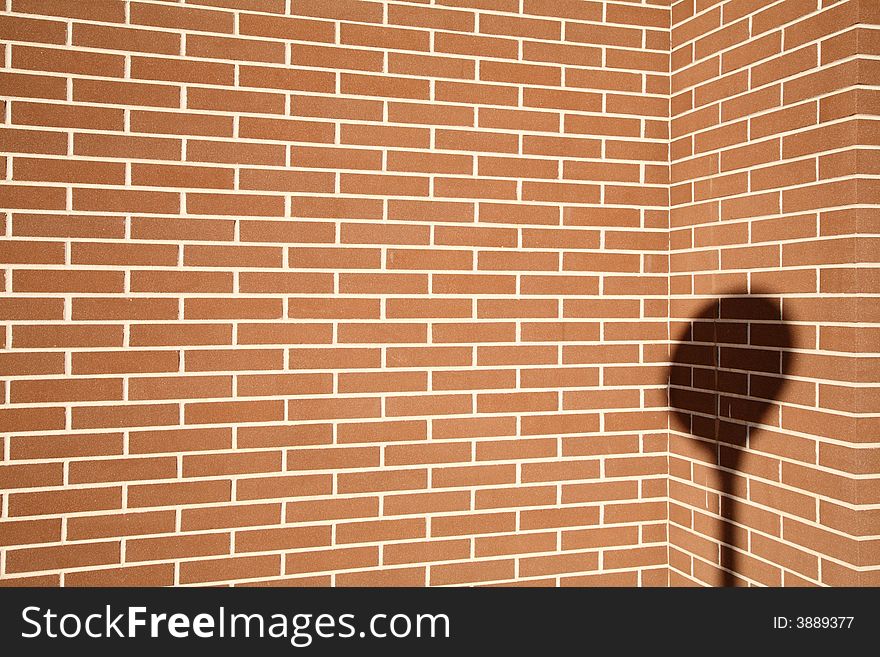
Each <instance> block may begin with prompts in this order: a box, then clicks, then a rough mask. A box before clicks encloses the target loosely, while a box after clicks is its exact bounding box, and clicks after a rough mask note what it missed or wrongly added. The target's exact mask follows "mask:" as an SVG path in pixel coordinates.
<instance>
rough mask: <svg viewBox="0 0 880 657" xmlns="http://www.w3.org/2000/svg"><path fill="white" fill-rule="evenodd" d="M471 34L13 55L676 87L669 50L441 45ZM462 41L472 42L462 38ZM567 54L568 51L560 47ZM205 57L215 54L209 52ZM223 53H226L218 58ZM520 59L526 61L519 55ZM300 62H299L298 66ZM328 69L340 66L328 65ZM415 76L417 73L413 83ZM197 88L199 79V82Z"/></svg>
mask: <svg viewBox="0 0 880 657" xmlns="http://www.w3.org/2000/svg"><path fill="white" fill-rule="evenodd" d="M421 35H423V36H424V37H426V38H427V37H428V36H429V35H428V33H427V32H423V33H421ZM465 39H466V38H462V37H460V36H458V35H449V34H445V33H438V34H435V36H434V42H435V51H434V52H432V53H431V54H415V53H408V52H398V51H397V50H396V49H395V50H386V49H381V50H367V49H362V48H350V47H341V46H324V45H321V46H317V45H307V44H302V43H291V44H290V45H286V44H281V43H276V42H270V41H248V42H246V47H247V49H242V50H238V49H235V50H230V49H229V46H230V44H229V43H226V42H225V40H224V41H223V42H221V43H217V42H216V41H215V40H214V39H212V38H210V37H188V38H187V39H186V46H185V50H186V52H185V53H182V54H181V57H180V58H176V57H167V56H163V57H149V56H146V55H140V54H130V51H129V53H127V54H124V55H123V54H109V53H103V52H95V51H93V50H76V49H74V48H71V47H70V46H59V47H46V46H32V45H19V44H14V45H11V46H7V49H8V51H9V52H10V56H11V61H9V60H8V61H9V64H10V66H9V68H10V69H14V70H19V71H40V72H47V73H64V74H68V75H82V76H89V77H100V78H116V79H123V78H125V79H131V80H155V81H163V82H178V83H189V84H198V85H202V84H204V85H212V86H225V87H231V86H233V85H235V86H241V87H257V88H273V89H274V88H280V89H291V88H293V89H301V88H302V86H301V85H303V84H306V86H307V87H308V90H310V91H319V92H325V93H333V92H334V91H336V90H337V85H336V80H337V79H339V80H340V81H341V83H342V84H341V86H342V91H343V93H345V87H346V85H347V84H348V83H349V82H352V81H353V80H357V79H363V77H360V76H355V77H349V75H348V74H347V73H341V74H340V73H339V72H340V71H363V72H369V73H384V74H390V75H391V76H394V75H397V76H399V77H396V78H395V77H390V76H389V77H387V78H384V79H386V80H387V82H388V83H392V82H396V83H397V84H398V85H399V86H400V88H401V89H409V90H410V92H411V94H413V97H421V98H424V97H425V96H423V95H421V94H418V95H415V93H414V92H415V90H416V89H418V88H426V87H427V86H428V85H427V83H428V82H429V81H428V80H427V79H426V80H422V81H421V82H422V84H418V85H417V84H415V81H416V80H417V78H431V79H434V78H439V79H453V80H473V81H477V80H479V81H481V82H499V83H505V84H510V85H516V86H523V85H535V86H547V87H559V86H572V87H580V86H586V87H590V86H593V85H594V84H597V83H598V87H597V88H600V89H601V88H608V89H609V90H610V91H630V92H641V91H647V92H648V93H663V90H664V89H668V78H667V76H666V74H667V73H668V69H669V56H668V55H667V54H666V53H663V52H659V51H658V52H649V51H644V50H640V49H639V50H623V49H616V48H606V49H605V52H604V55H603V53H602V51H600V50H598V49H596V48H584V47H577V46H572V45H568V44H566V45H564V46H563V45H560V44H549V43H542V42H533V41H525V42H523V44H522V47H521V48H522V55H521V57H520V56H519V54H518V51H519V49H520V46H519V44H518V43H517V42H515V41H511V42H507V43H506V44H503V45H508V44H509V45H510V46H512V49H514V50H513V52H510V50H511V49H510V48H507V49H505V51H503V54H501V56H502V57H504V59H484V58H473V57H459V56H453V57H450V56H448V55H446V54H436V53H438V52H439V53H448V52H450V51H453V52H454V51H455V50H456V49H459V50H461V49H467V47H468V45H470V44H469V43H468V42H467V41H465ZM462 41H465V43H464V44H461V42H462ZM502 43H503V42H502ZM461 45H463V46H464V48H461V47H460V46H461ZM481 45H483V44H481ZM457 46H459V47H458V48H457ZM493 50H494V49H493ZM175 54H177V53H175ZM559 54H562V55H563V57H557V55H559ZM511 55H512V56H511ZM495 56H498V54H497V53H496V54H495ZM202 58H210V59H212V60H214V61H204V60H203V59H202ZM218 59H219V60H225V61H217V60H218ZM511 59H512V60H516V61H510V60H511ZM242 62H243V63H242ZM253 62H262V63H265V64H266V65H260V64H257V63H253ZM527 62H528V63H527ZM538 62H540V63H538ZM603 62H604V63H603ZM291 65H292V66H293V67H295V68H292V69H291V68H289V66H291ZM312 68H315V69H321V72H324V75H320V74H319V75H312V74H311V72H310V69H312ZM302 69H305V71H303V73H302V77H305V78H306V79H307V80H308V79H311V84H308V83H306V82H305V81H303V82H300V84H297V83H296V82H293V84H291V81H293V80H296V76H295V73H297V72H299V71H301V70H302ZM327 69H330V70H331V71H332V72H327ZM337 76H338V77H337ZM674 79H675V76H673V80H674ZM406 80H410V82H409V83H407V82H405V81H406ZM236 83H237V84H236ZM584 83H586V84H584ZM108 86H109V85H108ZM116 88H121V85H116ZM196 90H198V89H193V90H192V91H196ZM168 91H171V89H168ZM249 95H251V96H253V97H254V98H256V99H259V98H262V99H263V100H264V102H265V103H266V106H267V107H272V106H273V105H272V104H271V96H270V95H267V94H249Z"/></svg>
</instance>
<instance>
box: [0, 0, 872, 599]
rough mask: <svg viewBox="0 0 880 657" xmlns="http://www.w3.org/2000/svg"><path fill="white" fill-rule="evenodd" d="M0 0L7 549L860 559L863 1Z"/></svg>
mask: <svg viewBox="0 0 880 657" xmlns="http://www.w3.org/2000/svg"><path fill="white" fill-rule="evenodd" d="M0 3H5V7H4V8H5V10H6V12H5V13H2V14H0V41H2V46H3V55H4V60H3V70H2V71H0V94H2V99H0V100H2V109H3V113H2V117H3V125H2V126H0V144H2V148H0V151H2V152H3V154H4V156H3V157H2V158H0V162H2V166H3V169H2V170H0V179H2V180H0V208H3V209H4V212H3V214H2V215H0V216H2V221H3V223H2V230H3V232H4V237H3V240H2V246H0V252H2V254H0V258H2V261H3V269H2V270H0V272H2V275H3V285H4V286H5V292H6V293H5V294H4V295H3V297H2V298H0V319H2V322H3V323H2V325H0V328H2V331H3V334H2V337H3V342H2V345H3V350H2V352H0V373H2V377H3V380H2V394H3V395H4V398H3V401H4V403H3V405H2V408H0V438H2V441H0V458H2V463H0V501H2V504H0V509H2V512H0V583H3V584H26V583H41V584H51V585H58V584H63V585H89V584H113V583H129V584H154V585H160V584H200V583H232V584H252V583H267V584H304V585H314V584H317V585H330V584H336V585H357V584H373V585H376V584H412V585H420V584H432V585H442V584H473V583H494V584H501V583H525V584H540V585H555V584H562V585H565V584H579V585H587V584H627V585H637V584H641V585H666V584H667V583H671V584H673V585H680V584H689V583H704V584H720V583H757V584H786V585H795V584H806V583H820V584H832V585H839V584H872V583H873V584H877V583H878V580H877V573H878V572H880V570H878V568H877V566H878V565H880V539H878V535H880V530H878V525H880V522H878V516H877V510H876V507H877V506H878V504H880V498H878V494H880V488H878V482H880V480H878V479H877V476H876V472H877V464H878V459H877V454H878V447H877V445H878V443H877V442H876V441H877V439H876V435H877V423H878V416H880V415H878V412H880V407H878V405H877V394H876V390H877V389H876V387H872V384H875V383H876V381H877V380H878V379H877V358H876V357H873V354H875V353H876V352H877V351H878V349H877V347H878V341H877V336H878V330H880V326H878V325H877V324H874V325H873V326H872V325H871V323H873V322H876V321H877V317H878V312H877V307H876V298H875V297H872V296H870V295H871V294H876V293H877V277H876V276H875V275H874V272H876V269H872V268H871V264H870V263H871V262H876V261H877V257H876V255H877V248H876V242H875V241H873V240H872V239H870V238H869V237H868V236H869V235H870V234H873V233H876V232H877V230H876V218H875V216H876V208H875V207H874V206H876V204H877V200H878V199H877V196H878V191H877V184H876V174H877V173H878V167H877V157H876V155H875V153H876V150H874V149H875V148H876V145H878V141H877V135H878V130H877V122H876V121H875V120H874V117H875V116H876V114H877V108H878V103H877V101H878V96H877V93H876V91H874V90H872V89H871V88H870V86H871V84H872V82H873V81H876V80H877V76H878V72H877V66H876V64H877V60H876V56H877V55H878V54H880V51H878V43H880V41H878V39H877V37H876V35H877V34H878V33H880V32H878V31H877V30H876V27H871V25H872V24H874V25H876V23H878V16H877V5H876V3H874V2H871V1H870V0H840V1H837V2H829V1H828V0H824V1H821V2H820V1H819V0H782V1H771V0H726V1H720V2H713V1H712V0H680V1H679V2H673V3H670V2H668V1H667V0H647V1H645V2H641V3H640V2H631V1H619V2H617V1H614V2H599V1H596V2H592V1H583V2H581V1H578V2H548V1H545V0H436V1H435V2H427V1H425V2H396V1H394V2H358V1H345V2H342V1H340V2H332V3H328V2H320V1H311V0H189V1H187V2H182V1H181V2H172V1H160V0H155V1H154V0H143V1H134V0H133V1H132V2H122V1H120V0H63V1H62V0H0ZM670 26H671V31H670ZM872 57H873V59H872ZM670 108H671V109H670ZM670 176H671V177H670ZM750 293H751V294H758V293H760V295H761V297H762V299H763V301H762V302H761V303H762V304H763V305H761V306H760V308H750V306H749V303H750V302H749V301H748V300H747V299H745V297H747V296H748V295H749V294H750ZM719 297H722V298H723V300H722V301H721V302H720V305H718V304H717V302H716V299H718V298H719ZM768 308H769V309H770V310H767V309H768ZM753 311H754V312H758V311H760V313H769V314H760V313H758V314H759V316H752V314H750V313H753ZM707 312H708V314H706V313H707ZM716 315H720V317H716ZM695 318H697V319H699V321H696V322H693V321H692V320H694V319H695ZM783 319H784V322H785V324H784V325H783V324H782V321H781V320H783ZM707 329H708V330H709V331H710V332H709V333H707V332H706V331H707ZM780 332H781V333H780ZM707 336H708V337H707ZM780 336H783V337H784V338H785V339H784V340H783V339H782V338H781V337H780ZM679 343H684V344H683V345H680V344H679ZM707 354H708V359H709V360H707V361H700V360H699V359H700V358H703V357H706V356H707ZM713 358H714V359H718V360H717V361H713V360H712V359H713ZM670 360H673V361H674V363H673V365H672V368H671V369H670V366H669V363H670ZM694 360H696V362H692V361H694ZM670 376H671V383H672V386H671V388H670V390H671V393H672V395H671V397H670V398H669V399H668V398H667V384H668V382H669V381H670ZM707 376H709V378H710V379H711V381H709V382H708V383H707V381H708V379H707ZM730 382H733V383H730ZM722 384H723V385H722ZM731 385H733V387H731ZM724 386H727V387H724ZM736 386H745V387H741V388H737V387H736ZM707 395H708V397H707ZM707 399H709V400H711V403H713V404H714V407H711V406H710V407H706V406H705V405H704V403H705V402H706V400H707Z"/></svg>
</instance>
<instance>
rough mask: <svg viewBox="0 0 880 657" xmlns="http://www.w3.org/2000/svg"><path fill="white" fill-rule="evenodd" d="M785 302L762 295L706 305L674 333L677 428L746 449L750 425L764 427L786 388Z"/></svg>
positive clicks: (672, 400) (788, 341) (672, 393)
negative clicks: (780, 394) (783, 307)
mask: <svg viewBox="0 0 880 657" xmlns="http://www.w3.org/2000/svg"><path fill="white" fill-rule="evenodd" d="M781 304H782V302H781V300H780V299H778V298H773V297H768V296H763V295H755V294H752V295H745V294H744V295H736V296H725V297H722V298H720V299H713V300H711V301H709V302H707V303H706V304H705V305H704V306H702V307H701V308H700V310H699V313H698V314H697V315H696V316H695V317H694V318H693V319H691V320H690V321H689V322H688V323H687V324H686V325H685V326H684V327H683V329H682V330H681V332H680V334H679V335H678V336H677V344H676V345H675V347H674V350H673V353H672V361H671V363H672V364H671V365H670V372H669V405H670V406H671V408H672V410H673V413H672V416H673V417H672V420H673V424H672V428H673V429H675V430H678V431H681V432H684V433H690V434H691V435H693V436H694V437H695V438H703V439H708V440H714V441H718V442H725V443H730V444H735V445H744V444H745V443H746V439H747V426H748V424H761V423H762V422H764V421H765V420H768V419H769V417H768V415H769V413H770V412H771V411H772V412H778V410H777V406H776V405H775V404H773V402H774V400H776V399H777V398H778V396H779V393H780V391H781V390H782V387H783V385H784V384H785V375H786V372H787V371H788V368H789V365H790V363H791V356H790V353H789V350H790V349H791V347H792V331H791V327H790V326H789V325H788V324H787V323H786V322H785V320H784V318H783V316H782V305H781Z"/></svg>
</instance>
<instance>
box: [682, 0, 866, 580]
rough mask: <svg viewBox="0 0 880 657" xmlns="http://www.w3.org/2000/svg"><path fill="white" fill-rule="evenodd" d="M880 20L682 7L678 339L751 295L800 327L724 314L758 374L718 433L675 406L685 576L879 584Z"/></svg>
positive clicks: (797, 7)
mask: <svg viewBox="0 0 880 657" xmlns="http://www.w3.org/2000/svg"><path fill="white" fill-rule="evenodd" d="M878 19H880V3H878V2H876V0H845V1H829V0H822V1H819V0H784V1H782V2H769V1H761V0H759V1H754V0H729V1H728V2H701V1H699V0H697V1H696V2H694V0H683V1H681V2H676V3H674V6H673V8H672V20H673V29H672V70H673V71H674V72H673V75H672V105H671V107H672V110H671V114H672V120H671V163H672V166H671V183H672V184H671V190H670V196H671V218H670V222H671V232H670V248H671V258H670V268H671V272H672V273H671V277H670V287H671V305H670V309H671V312H670V317H671V324H670V337H671V338H672V340H675V339H676V337H677V336H679V335H681V334H682V333H686V332H687V330H688V320H689V319H690V318H691V317H693V315H694V313H695V312H696V311H697V309H698V308H699V307H700V306H701V305H702V304H704V303H705V302H706V300H707V299H710V298H713V297H717V296H719V295H720V296H725V295H741V294H749V293H751V294H761V295H764V296H765V297H766V298H768V299H770V300H771V301H772V304H773V307H774V312H775V313H777V316H781V317H782V318H784V320H785V322H786V323H787V324H788V325H789V327H790V330H791V336H792V341H791V344H790V345H782V344H780V341H779V340H775V341H774V339H773V334H772V333H768V332H767V331H766V330H762V327H763V328H767V327H768V326H772V322H771V323H770V324H768V323H767V322H766V321H759V322H756V323H753V324H752V325H751V326H750V327H749V330H750V333H748V334H746V333H745V326H746V325H747V324H749V322H747V321H744V320H743V318H742V316H740V317H739V318H737V317H736V315H735V313H728V314H727V315H726V319H725V317H724V316H723V317H722V319H725V323H726V326H727V329H728V335H729V336H732V337H729V338H726V339H725V340H723V341H722V342H723V343H724V344H723V345H722V346H721V352H722V354H721V360H722V364H723V365H724V364H725V363H724V361H725V352H728V353H730V354H733V353H735V352H737V350H739V352H738V353H740V354H746V353H749V352H751V354H752V356H746V355H742V356H740V357H736V358H733V357H731V358H729V359H728V364H727V367H729V369H730V370H732V371H735V370H739V369H743V370H749V369H750V368H754V369H756V370H758V371H759V373H753V374H751V375H750V376H749V386H750V387H749V389H748V393H747V394H742V392H743V391H735V392H734V393H733V394H728V395H727V411H726V412H723V413H722V418H721V420H720V422H719V424H718V425H716V427H717V428H715V429H714V436H713V435H712V434H713V430H712V428H711V426H710V427H709V431H708V432H707V431H703V432H702V433H701V431H700V429H697V430H696V431H695V433H697V434H699V435H701V436H703V437H704V438H701V439H700V440H699V442H695V440H694V439H693V438H692V437H691V436H692V432H691V429H693V428H694V427H693V426H688V424H687V421H686V420H685V421H684V422H682V421H681V418H678V420H676V415H675V414H674V413H673V414H672V415H671V418H670V419H671V422H672V424H671V427H672V431H671V433H670V453H671V454H670V483H669V485H670V489H669V492H670V500H671V501H670V525H669V530H670V536H669V537H670V566H671V583H672V584H673V585H678V584H685V583H689V582H701V583H709V584H720V583H724V582H727V583H736V584H743V583H757V584H765V585H774V586H779V585H791V586H794V585H803V584H815V583H821V584H829V585H858V584H862V585H868V584H873V585H875V586H876V585H878V583H880V579H878V575H880V570H878V566H880V514H878V505H880V478H878V472H880V460H878V455H880V447H878V445H880V442H878V441H880V417H878V412H880V406H878V388H877V385H878V382H880V360H878V358H877V353H878V351H880V349H878V347H880V341H878V336H880V326H878V322H880V302H878V297H877V293H878V291H880V288H878V276H877V272H878V270H877V269H876V268H875V267H876V264H875V263H877V262H878V255H880V251H878V246H877V245H878V241H877V238H876V235H877V232H878V231H877V228H878V223H877V216H878V215H877V203H878V201H880V181H878V178H877V174H878V173H880V166H878V163H880V158H878V156H877V153H878V151H877V146H878V145H880V122H878V121H877V113H878V108H880V102H878V101H880V92H878V89H877V85H878V82H880V58H878V56H880V30H878V26H877V24H878V22H880V20H878ZM722 304H724V301H722ZM722 307H723V305H722ZM722 315H724V311H722ZM764 319H765V320H767V319H771V317H770V315H769V314H768V315H767V316H766V317H765V318H764ZM731 327H732V328H731ZM746 336H747V337H746ZM783 346H787V347H789V348H785V349H780V347H783ZM774 359H775V360H774ZM737 360H739V361H743V362H747V363H748V364H745V365H743V364H737ZM759 361H760V362H759ZM761 371H763V373H760V372H761ZM783 372H784V374H785V378H786V379H787V380H786V381H785V383H784V384H783V385H782V388H781V391H780V395H779V399H778V400H772V399H768V400H767V402H766V404H767V405H768V406H769V410H768V412H766V413H764V412H763V411H762V410H761V409H760V408H758V406H756V404H757V403H758V402H760V399H761V398H762V396H766V395H765V393H764V392H762V389H763V390H766V389H767V386H768V382H772V381H773V379H774V378H776V377H777V375H779V374H782V373H783ZM739 374H741V373H739ZM680 383H681V385H683V386H686V385H687V381H686V380H685V381H684V382H680ZM762 386H763V388H762ZM736 392H739V393H740V394H736ZM722 401H724V400H722ZM697 418H698V419H697V420H695V422H700V421H702V425H701V426H702V427H704V428H705V427H706V426H707V422H711V421H712V418H711V416H709V417H707V416H705V414H703V415H699V414H697ZM756 422H757V423H758V424H757V425H755V423H756ZM750 424H752V425H753V426H752V427H751V428H749V425H750ZM716 437H717V442H716V440H714V438H716ZM699 443H702V446H700V444H699ZM734 464H736V465H737V466H738V467H737V469H736V470H734V469H733V468H734ZM719 466H720V469H721V470H722V471H727V472H729V473H731V474H730V475H728V476H729V478H730V483H731V484H732V485H731V486H730V488H729V490H728V491H726V492H723V490H722V489H723V487H722V486H721V485H720V483H721V481H722V479H723V475H720V474H719ZM726 523H727V524H730V523H733V525H732V526H729V527H727V528H726V529H725V527H724V525H725V524H726ZM725 535H726V536H727V538H728V539H730V540H729V542H726V544H724V545H722V546H721V547H719V541H721V540H722V538H723V537H724V536H725ZM734 564H735V566H736V567H735V571H736V574H735V576H733V577H731V575H730V573H729V571H730V570H731V569H732V566H733V565H734ZM726 571H728V572H727V573H726ZM725 573H726V574H725ZM731 580H732V581H731Z"/></svg>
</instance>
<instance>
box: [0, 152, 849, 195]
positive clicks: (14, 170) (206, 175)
mask: <svg viewBox="0 0 880 657" xmlns="http://www.w3.org/2000/svg"><path fill="white" fill-rule="evenodd" d="M292 149H293V152H292V161H294V162H295V163H296V169H295V170H293V171H290V170H288V169H280V170H279V169H271V170H267V169H254V168H244V169H239V170H237V171H236V169H233V168H231V167H222V166H196V165H178V164H146V163H143V164H142V163H133V164H131V163H126V162H118V161H109V160H75V159H67V158H65V159H60V160H59V159H54V158H21V157H16V158H13V159H12V160H7V161H6V172H7V180H12V181H16V182H19V181H25V182H31V181H34V182H40V181H42V182H60V183H70V184H92V185H127V186H133V187H177V188H183V189H186V190H199V189H217V190H234V189H241V190H256V191H264V190H269V191H273V190H274V191H287V192H311V193H317V194H328V193H333V192H334V190H335V188H336V179H337V177H338V178H339V184H340V189H341V190H342V189H343V187H347V186H348V184H349V181H350V180H352V179H350V178H349V177H348V173H347V172H348V171H387V172H388V173H394V172H397V173H402V172H410V173H414V174H418V173H423V174H450V175H463V176H471V175H472V174H475V175H476V176H479V177H485V178H518V179H523V180H526V179H537V180H555V179H560V180H589V181H595V182H615V181H619V182H655V183H656V182H657V181H658V180H660V181H665V180H666V171H667V167H666V166H665V165H663V166H660V167H659V168H657V167H653V166H648V167H642V166H641V165H640V164H639V163H632V162H628V163H612V162H600V161H595V162H586V161H572V160H562V161H560V160H555V159H554V160H549V159H543V158H525V157H523V158H517V157H493V156H480V157H478V158H476V160H475V159H474V157H473V156H470V155H458V154H440V153H433V154H425V153H416V152H411V151H387V152H385V153H383V152H382V151H378V150H367V149H354V150H349V149H344V148H343V149H338V148H326V149H325V148H320V149H310V148H299V147H292ZM831 157H832V156H827V158H825V159H823V160H822V161H821V165H822V176H821V177H822V178H828V177H836V176H829V175H828V173H829V171H826V168H827V166H828V164H829V159H828V158H831ZM309 160H313V161H311V162H310V161H309ZM475 162H476V167H475V166H474V165H475ZM803 162H810V163H811V164H813V170H814V172H815V168H816V167H815V161H814V160H806V161H799V162H797V163H793V164H792V165H789V166H800V167H802V166H805V165H804V164H803ZM831 162H833V160H831ZM309 166H314V167H316V168H327V167H329V168H339V169H345V170H346V172H342V173H337V172H336V171H302V170H301V169H302V168H308V167H309ZM838 167H839V165H838ZM643 169H644V170H643ZM765 171H766V170H765ZM832 171H833V170H832ZM643 178H652V179H653V180H643ZM796 178H797V176H796ZM353 180H358V178H354V179H353ZM389 180H390V181H391V182H393V181H395V180H400V179H399V178H390V179H389ZM415 180H424V179H423V178H420V177H416V176H413V177H412V180H411V181H410V183H412V182H414V181H415ZM812 180H815V178H812V179H811V180H810V181H812ZM436 182H437V181H436V180H435V184H436ZM757 182H758V181H753V186H755V184H757ZM795 182H804V181H798V180H795ZM772 186H774V185H770V187H772ZM766 188H768V186H765V187H758V188H757V189H766ZM345 193H351V190H350V189H346V190H345ZM731 193H734V194H735V193H738V192H737V191H732V192H731Z"/></svg>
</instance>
